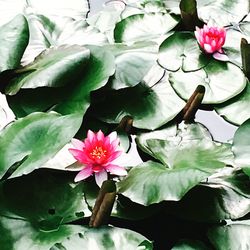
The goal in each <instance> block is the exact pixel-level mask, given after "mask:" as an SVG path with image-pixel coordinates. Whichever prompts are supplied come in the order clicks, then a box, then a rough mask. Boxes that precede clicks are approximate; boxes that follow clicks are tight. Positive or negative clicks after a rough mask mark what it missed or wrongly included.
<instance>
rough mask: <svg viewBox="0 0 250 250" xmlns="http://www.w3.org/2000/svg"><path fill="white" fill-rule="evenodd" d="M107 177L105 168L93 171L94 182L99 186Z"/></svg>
mask: <svg viewBox="0 0 250 250" xmlns="http://www.w3.org/2000/svg"><path fill="white" fill-rule="evenodd" d="M107 179H108V174H107V172H106V171H105V170H103V171H101V172H98V173H95V181H96V184H97V185H98V186H99V187H101V186H102V183H103V182H104V181H106V180H107Z"/></svg>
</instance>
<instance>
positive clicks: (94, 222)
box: [89, 180, 116, 228]
mask: <svg viewBox="0 0 250 250" xmlns="http://www.w3.org/2000/svg"><path fill="white" fill-rule="evenodd" d="M115 197H116V185H115V182H114V181H112V180H107V181H104V182H103V184H102V186H101V189H100V191H99V193H98V196H97V198H96V202H95V205H94V208H93V211H92V215H91V217H90V221H89V226H90V227H95V228H97V227H100V226H102V225H106V224H107V223H108V220H109V218H110V214H111V212H112V208H113V206H114V202H115Z"/></svg>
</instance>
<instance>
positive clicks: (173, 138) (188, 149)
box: [137, 124, 233, 170]
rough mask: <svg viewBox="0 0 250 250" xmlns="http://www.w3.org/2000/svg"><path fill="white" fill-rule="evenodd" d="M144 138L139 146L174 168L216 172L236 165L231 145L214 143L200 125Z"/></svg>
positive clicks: (143, 136)
mask: <svg viewBox="0 0 250 250" xmlns="http://www.w3.org/2000/svg"><path fill="white" fill-rule="evenodd" d="M175 131H176V128H175V127H174V126H171V127H169V128H167V129H163V130H158V131H154V132H151V133H148V134H142V135H141V136H140V137H139V138H137V142H138V146H139V147H140V148H141V149H142V150H143V151H145V152H149V153H150V155H151V156H153V157H154V158H156V159H157V160H159V161H160V162H162V163H163V164H165V165H167V166H169V167H170V168H173V169H174V168H186V167H187V168H195V169H203V170H205V169H211V168H212V169H213V168H222V167H223V166H225V164H231V163H232V162H233V154H232V152H231V150H230V145H229V144H222V143H217V142H213V141H212V139H211V136H210V134H209V133H208V131H207V130H206V129H205V128H204V127H203V126H202V125H199V124H190V125H183V124H182V125H180V126H179V127H178V130H177V131H176V133H175Z"/></svg>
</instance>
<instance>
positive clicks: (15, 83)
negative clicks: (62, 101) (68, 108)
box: [5, 45, 90, 95]
mask: <svg viewBox="0 0 250 250" xmlns="http://www.w3.org/2000/svg"><path fill="white" fill-rule="evenodd" d="M89 57H90V51H89V50H88V49H86V48H84V47H81V46H76V45H75V46H61V47H58V48H52V49H49V50H47V51H45V52H43V53H42V54H40V55H39V56H38V57H37V58H36V60H35V61H34V62H33V63H31V64H29V65H27V66H25V67H24V68H22V69H21V73H20V74H19V75H17V76H15V77H14V78H13V79H12V80H11V81H10V83H9V85H8V86H7V88H6V90H5V91H6V93H7V94H9V95H14V94H16V93H17V92H18V91H19V90H20V88H38V87H60V86H63V85H66V84H67V83H69V82H71V81H72V80H74V76H72V74H75V75H79V74H80V73H81V72H82V69H83V68H84V66H85V65H86V63H87V61H88V60H89Z"/></svg>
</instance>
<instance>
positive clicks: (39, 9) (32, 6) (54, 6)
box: [0, 0, 89, 25]
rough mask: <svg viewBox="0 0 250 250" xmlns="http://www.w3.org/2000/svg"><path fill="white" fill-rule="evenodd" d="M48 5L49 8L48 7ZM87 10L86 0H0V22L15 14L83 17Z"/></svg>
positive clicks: (4, 21) (9, 18) (8, 19)
mask: <svg viewBox="0 0 250 250" xmlns="http://www.w3.org/2000/svg"><path fill="white" fill-rule="evenodd" d="M48 6H49V8H48ZM88 12H89V3H88V1H87V0H72V1H71V2H69V1H67V0H54V1H53V2H51V1H49V0H44V1H42V2H41V1H37V0H29V1H26V0H9V1H5V0H1V1H0V14H1V22H0V24H1V25H2V24H4V23H6V22H8V21H10V20H11V19H12V18H14V17H15V16H16V15H17V14H32V13H36V14H43V15H46V16H50V17H54V18H60V17H68V18H74V19H77V20H79V19H83V18H85V17H86V15H87V13H88Z"/></svg>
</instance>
